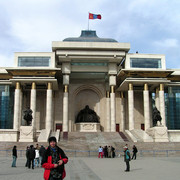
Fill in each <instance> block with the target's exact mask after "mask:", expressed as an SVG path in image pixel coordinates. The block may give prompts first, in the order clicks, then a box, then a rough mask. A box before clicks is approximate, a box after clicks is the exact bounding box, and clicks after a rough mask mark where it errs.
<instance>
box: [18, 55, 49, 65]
mask: <svg viewBox="0 0 180 180" xmlns="http://www.w3.org/2000/svg"><path fill="white" fill-rule="evenodd" d="M50 59H51V58H50V57H18V66H19V67H48V66H49V64H50Z"/></svg>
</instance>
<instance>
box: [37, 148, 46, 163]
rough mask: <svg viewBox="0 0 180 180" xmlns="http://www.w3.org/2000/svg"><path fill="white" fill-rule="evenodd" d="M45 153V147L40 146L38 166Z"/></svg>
mask: <svg viewBox="0 0 180 180" xmlns="http://www.w3.org/2000/svg"><path fill="white" fill-rule="evenodd" d="M45 151H46V149H45V147H44V146H43V145H41V148H40V150H39V161H40V162H39V163H40V165H41V164H42V158H43V154H44V152H45Z"/></svg>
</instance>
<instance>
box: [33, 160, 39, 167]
mask: <svg viewBox="0 0 180 180" xmlns="http://www.w3.org/2000/svg"><path fill="white" fill-rule="evenodd" d="M35 166H36V167H38V166H39V158H35V159H34V167H35Z"/></svg>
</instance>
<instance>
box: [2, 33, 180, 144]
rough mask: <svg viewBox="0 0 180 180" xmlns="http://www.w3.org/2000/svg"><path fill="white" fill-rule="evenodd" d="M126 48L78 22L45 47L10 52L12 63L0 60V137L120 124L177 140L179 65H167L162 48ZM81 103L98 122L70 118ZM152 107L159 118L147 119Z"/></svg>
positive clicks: (40, 137) (151, 138)
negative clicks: (71, 32)
mask: <svg viewBox="0 0 180 180" xmlns="http://www.w3.org/2000/svg"><path fill="white" fill-rule="evenodd" d="M129 50H130V43H120V42H117V41H116V40H114V39H110V38H99V37H98V36H97V35H96V31H90V30H84V31H82V32H81V35H80V37H77V38H76V37H72V38H71V37H70V38H66V39H64V40H63V41H53V42H52V52H16V53H14V67H9V68H3V67H1V68H0V141H7V142H8V141H9V142H34V141H37V142H46V141H47V139H48V137H49V136H51V135H55V136H56V137H59V135H60V134H61V132H62V133H66V134H68V133H71V132H84V133H85V132H91V133H94V132H109V133H112V132H119V133H121V135H122V136H123V134H124V135H126V136H129V137H130V138H131V139H132V141H133V142H137V141H138V140H139V139H141V141H143V142H180V69H167V68H166V59H165V55H162V54H140V53H138V52H136V53H128V52H129ZM2 61H3V59H2ZM87 106H89V109H88V112H91V113H90V114H89V115H88V113H87V117H89V119H91V117H94V115H95V116H97V117H98V121H97V122H93V118H92V122H91V121H88V122H87V121H86V120H84V121H83V122H77V121H76V120H77V119H78V114H81V116H82V117H84V116H85V115H82V114H83V113H84V112H86V108H85V107H87ZM28 107H29V108H30V109H31V110H32V118H33V119H32V123H31V125H30V126H27V122H26V121H25V119H24V113H25V111H26V110H27V108H28ZM155 108H157V110H158V112H159V113H160V116H161V122H158V123H157V125H155V126H154V125H153V116H154V113H153V111H154V109H155ZM91 114H93V116H92V115H91ZM80 119H83V118H80Z"/></svg>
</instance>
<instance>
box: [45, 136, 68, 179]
mask: <svg viewBox="0 0 180 180" xmlns="http://www.w3.org/2000/svg"><path fill="white" fill-rule="evenodd" d="M67 162H68V157H67V156H66V155H65V153H64V151H63V150H62V149H61V148H59V147H58V146H57V142H56V138H55V137H50V138H49V147H48V148H47V150H46V151H45V153H44V155H43V159H42V167H43V168H44V169H45V171H44V179H45V180H62V179H64V177H65V176H66V172H65V168H64V165H65V164H66V163H67Z"/></svg>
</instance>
